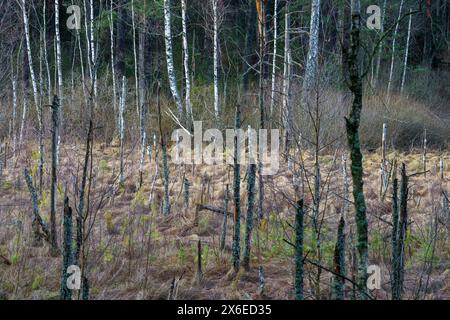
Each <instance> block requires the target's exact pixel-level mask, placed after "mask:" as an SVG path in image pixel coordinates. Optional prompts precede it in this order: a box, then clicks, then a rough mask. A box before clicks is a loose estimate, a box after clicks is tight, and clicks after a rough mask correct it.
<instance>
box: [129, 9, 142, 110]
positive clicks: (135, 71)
mask: <svg viewBox="0 0 450 320" xmlns="http://www.w3.org/2000/svg"><path fill="white" fill-rule="evenodd" d="M131 24H132V28H133V58H134V84H135V90H134V92H135V93H134V94H135V99H136V114H137V116H138V117H140V111H139V110H140V105H141V104H140V97H139V76H138V58H137V48H136V15H135V12H134V0H131Z"/></svg>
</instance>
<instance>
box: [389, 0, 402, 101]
mask: <svg viewBox="0 0 450 320" xmlns="http://www.w3.org/2000/svg"><path fill="white" fill-rule="evenodd" d="M403 1H404V0H401V1H400V8H399V9H398V19H397V22H396V23H395V30H394V36H393V38H392V58H391V70H390V72H389V81H388V87H387V96H388V100H389V96H390V93H391V87H392V78H393V75H394V64H395V45H396V41H397V34H398V27H399V24H400V17H401V15H402V9H403Z"/></svg>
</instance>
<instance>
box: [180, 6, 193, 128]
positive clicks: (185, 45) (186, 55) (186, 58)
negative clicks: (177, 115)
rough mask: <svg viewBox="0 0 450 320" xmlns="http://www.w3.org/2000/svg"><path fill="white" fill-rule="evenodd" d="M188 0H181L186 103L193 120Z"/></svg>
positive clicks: (189, 115)
mask: <svg viewBox="0 0 450 320" xmlns="http://www.w3.org/2000/svg"><path fill="white" fill-rule="evenodd" d="M186 11H187V7H186V0H181V19H182V28H183V60H184V77H185V84H186V88H185V90H186V96H185V105H186V112H187V117H188V119H189V121H192V122H193V121H194V120H193V115H192V105H191V79H190V72H189V47H188V40H187V23H186Z"/></svg>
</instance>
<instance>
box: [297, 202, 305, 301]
mask: <svg viewBox="0 0 450 320" xmlns="http://www.w3.org/2000/svg"><path fill="white" fill-rule="evenodd" d="M296 209H297V210H296V211H297V212H296V215H295V299H296V300H303V299H304V297H303V275H304V257H303V233H304V230H303V219H304V215H305V213H304V211H303V200H300V201H299V202H298V203H297V208H296Z"/></svg>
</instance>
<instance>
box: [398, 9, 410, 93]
mask: <svg viewBox="0 0 450 320" xmlns="http://www.w3.org/2000/svg"><path fill="white" fill-rule="evenodd" d="M411 13H412V9H409V23H408V37H407V39H406V49H405V59H404V62H403V76H402V85H401V87H400V93H401V94H403V90H404V89H405V82H406V71H407V69H408V55H409V42H410V40H411V20H412V14H411Z"/></svg>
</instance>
